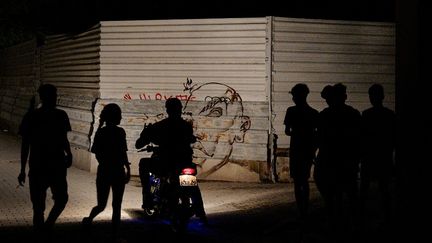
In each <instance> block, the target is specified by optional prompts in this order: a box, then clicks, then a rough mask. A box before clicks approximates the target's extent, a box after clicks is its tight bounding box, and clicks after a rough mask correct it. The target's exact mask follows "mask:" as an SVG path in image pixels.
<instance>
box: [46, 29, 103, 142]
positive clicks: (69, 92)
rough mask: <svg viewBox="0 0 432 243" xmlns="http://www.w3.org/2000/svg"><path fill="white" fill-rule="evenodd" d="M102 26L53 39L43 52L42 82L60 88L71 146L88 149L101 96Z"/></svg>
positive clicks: (59, 104) (47, 42) (60, 100)
mask: <svg viewBox="0 0 432 243" xmlns="http://www.w3.org/2000/svg"><path fill="white" fill-rule="evenodd" d="M99 29H100V27H99V26H95V27H93V28H92V29H90V30H88V31H86V32H83V33H80V34H76V35H56V36H49V37H48V38H47V39H46V42H45V45H44V46H43V48H42V53H41V82H43V83H51V84H53V85H55V86H56V87H57V89H58V106H59V108H60V109H63V110H65V111H66V112H67V113H68V115H69V119H70V121H71V125H72V132H70V133H69V139H70V141H71V143H72V144H73V145H74V146H76V147H80V148H84V149H88V148H89V146H90V138H89V137H90V135H89V134H91V130H92V123H93V111H92V109H93V105H94V103H95V101H96V98H98V97H99V74H100V71H99V69H100V67H99V64H100V62H99V48H100V30H99Z"/></svg>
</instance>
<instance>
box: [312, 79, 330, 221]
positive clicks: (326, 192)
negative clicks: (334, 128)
mask: <svg viewBox="0 0 432 243" xmlns="http://www.w3.org/2000/svg"><path fill="white" fill-rule="evenodd" d="M332 91H333V86H331V85H326V86H324V88H323V89H322V91H321V98H323V99H324V100H325V101H326V103H327V107H326V108H324V109H323V110H322V111H321V112H320V113H319V115H318V124H317V126H318V128H317V130H318V132H317V145H318V156H317V158H316V159H315V165H314V175H313V177H314V181H315V184H316V186H317V189H318V191H319V192H320V194H321V196H322V198H323V199H324V204H325V206H326V209H327V211H328V212H327V213H328V214H329V215H330V214H331V211H332V208H333V204H332V200H331V193H330V192H331V191H330V178H329V176H328V175H329V171H328V168H327V165H328V164H329V162H327V161H326V159H328V156H327V155H326V151H325V147H324V146H323V143H324V140H325V137H326V136H325V133H324V132H325V130H324V129H323V126H322V125H320V124H321V120H325V119H324V118H323V117H326V116H327V115H326V114H328V113H329V109H330V107H331V106H333V92H332Z"/></svg>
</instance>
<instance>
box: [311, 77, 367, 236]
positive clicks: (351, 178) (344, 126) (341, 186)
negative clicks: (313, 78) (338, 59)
mask: <svg viewBox="0 0 432 243" xmlns="http://www.w3.org/2000/svg"><path fill="white" fill-rule="evenodd" d="M330 91H331V92H330V93H329V94H330V96H328V97H326V98H327V99H328V102H329V107H328V108H325V109H324V110H323V111H321V112H320V115H319V124H318V141H319V142H318V143H319V152H318V156H317V161H316V167H315V168H316V169H317V173H318V175H319V176H317V177H318V178H317V179H318V180H319V181H320V183H321V184H323V185H324V186H323V189H324V190H323V191H324V195H323V197H324V200H325V203H326V207H327V210H328V213H329V217H330V220H331V223H332V224H333V226H336V227H338V228H339V227H341V226H345V225H346V226H353V224H354V223H356V222H355V221H356V220H357V218H356V216H357V210H358V208H357V200H358V198H357V194H358V186H357V179H358V178H357V177H358V166H359V159H360V149H359V147H360V139H361V137H360V130H361V126H360V122H361V115H360V112H359V111H358V110H356V109H354V108H353V107H351V106H349V105H346V104H345V101H346V98H347V94H346V86H345V85H343V84H341V83H338V84H335V85H333V86H332V88H331V89H330ZM345 197H346V198H347V200H348V209H349V212H350V214H349V215H348V216H349V217H348V219H349V221H348V223H349V224H345V223H344V221H342V220H343V219H344V218H343V217H342V216H344V213H343V212H344V210H345V206H346V205H345Z"/></svg>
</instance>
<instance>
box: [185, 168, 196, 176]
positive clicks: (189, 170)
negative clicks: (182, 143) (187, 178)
mask: <svg viewBox="0 0 432 243" xmlns="http://www.w3.org/2000/svg"><path fill="white" fill-rule="evenodd" d="M195 173H196V170H195V169H193V168H184V169H183V170H182V175H195Z"/></svg>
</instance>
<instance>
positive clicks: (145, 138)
mask: <svg viewBox="0 0 432 243" xmlns="http://www.w3.org/2000/svg"><path fill="white" fill-rule="evenodd" d="M151 127H152V124H144V129H143V130H142V132H141V134H140V137H139V138H138V139H137V140H136V142H135V148H136V149H140V148H142V147H144V146H146V145H147V144H149V143H150V137H151V135H150V130H151Z"/></svg>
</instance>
